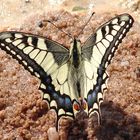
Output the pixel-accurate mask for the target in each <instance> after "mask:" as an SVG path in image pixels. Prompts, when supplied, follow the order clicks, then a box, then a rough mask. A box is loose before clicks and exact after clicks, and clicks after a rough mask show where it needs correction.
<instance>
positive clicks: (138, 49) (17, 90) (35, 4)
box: [0, 0, 140, 140]
mask: <svg viewBox="0 0 140 140" xmlns="http://www.w3.org/2000/svg"><path fill="white" fill-rule="evenodd" d="M100 2H101V1H96V2H95V4H97V5H98V7H94V4H93V3H90V1H86V4H85V6H84V8H87V9H88V10H85V11H84V10H83V11H84V12H82V13H81V12H79V13H81V14H79V13H78V12H74V13H77V15H71V14H70V13H69V12H66V11H63V10H58V9H59V8H62V7H63V6H64V7H66V9H68V10H69V11H72V9H73V7H75V6H73V5H76V4H77V5H79V4H78V2H77V3H76V4H75V3H74V1H72V3H71V6H68V2H67V1H66V2H65V3H62V5H58V6H56V5H57V4H58V3H57V4H54V3H51V2H50V1H45V0H36V1H35V0H30V1H29V2H28V1H20V0H14V2H13V1H10V0H5V1H4V0H1V2H0V3H1V5H0V11H1V14H0V17H1V19H2V20H1V21H0V30H11V29H12V30H20V31H25V32H31V33H34V34H39V35H44V36H47V37H50V38H52V39H53V40H55V41H59V42H60V43H62V44H64V45H65V46H67V47H69V38H68V37H67V36H65V35H64V34H62V32H58V33H57V36H56V32H57V29H56V28H53V27H51V30H50V25H48V24H47V25H46V26H45V27H43V28H40V27H39V26H38V25H39V21H41V20H42V19H53V20H54V21H55V22H56V24H57V26H59V27H60V28H62V29H65V30H66V31H70V32H71V33H72V34H75V33H76V32H77V31H79V30H80V28H79V26H82V25H83V23H84V22H85V21H86V19H88V17H89V15H90V13H91V11H90V10H89V9H90V8H92V6H93V7H94V10H95V11H97V13H96V14H95V16H94V17H93V18H92V20H91V23H90V25H88V26H87V27H86V29H85V31H84V32H83V34H82V35H80V39H81V40H82V41H83V42H84V40H86V38H87V37H88V36H89V35H90V34H91V27H92V31H95V29H96V28H97V27H99V25H101V23H104V22H105V21H107V20H108V19H110V18H111V17H114V16H115V14H117V13H121V12H120V10H118V7H117V6H116V5H115V7H116V8H114V12H105V8H104V7H106V5H107V4H106V2H104V3H103V5H100ZM109 2H110V1H108V3H109ZM73 3H74V4H73ZM83 3H84V1H83ZM48 4H49V5H48ZM90 4H91V5H90ZM92 4H93V5H92ZM111 5H112V3H110V6H111ZM80 6H81V5H80ZM52 7H54V9H55V10H58V11H57V12H55V11H54V12H50V13H49V14H47V11H48V9H49V10H50V9H52ZM99 7H100V8H99ZM99 9H100V10H99ZM110 9H111V10H113V8H110ZM129 10H130V9H129ZM89 11H90V12H89ZM122 11H125V10H124V9H122ZM129 13H131V12H129ZM131 14H132V15H133V16H134V18H135V21H136V22H135V24H134V26H133V28H132V29H131V31H130V32H129V34H128V35H127V37H126V38H125V39H124V41H123V43H122V44H121V45H120V47H119V50H118V52H117V53H116V55H115V57H114V59H113V61H112V63H111V65H110V66H109V68H108V73H109V75H110V80H109V82H108V91H107V92H106V93H105V101H104V103H103V104H102V118H103V125H102V126H100V127H98V126H94V125H93V124H94V123H93V121H92V119H87V118H85V117H84V115H81V116H79V117H78V119H76V120H75V121H73V122H67V121H65V120H64V121H62V123H61V127H62V128H61V131H60V136H61V139H69V140H72V139H76V140H86V139H89V140H96V139H99V140H139V139H140V38H139V36H140V32H139V28H140V25H139V23H138V22H139V21H138V18H137V17H138V16H137V15H136V14H135V13H131ZM85 15H88V16H87V17H86V16H85ZM68 19H69V20H70V21H71V24H69V21H68ZM65 23H67V24H65ZM38 86H39V80H38V79H37V78H35V77H34V76H32V75H31V74H30V73H29V72H27V71H26V70H25V69H24V68H23V67H22V66H21V65H19V64H18V62H17V61H16V60H14V59H12V58H11V57H10V56H9V55H7V54H6V53H5V52H4V51H2V50H0V124H1V125H0V139H1V140H15V139H16V140H47V139H48V134H47V130H48V128H50V127H51V126H54V125H55V119H56V118H55V113H54V112H52V111H49V112H48V107H47V105H46V103H45V102H44V101H42V99H41V94H40V91H39V90H38ZM67 135H68V137H67ZM65 137H67V138H65Z"/></svg>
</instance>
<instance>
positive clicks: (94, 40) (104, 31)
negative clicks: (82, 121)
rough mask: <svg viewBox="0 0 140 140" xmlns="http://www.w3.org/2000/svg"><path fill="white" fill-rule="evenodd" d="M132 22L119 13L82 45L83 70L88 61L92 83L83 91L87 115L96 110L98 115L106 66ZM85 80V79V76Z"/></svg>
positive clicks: (104, 84) (104, 83) (104, 85)
mask: <svg viewBox="0 0 140 140" xmlns="http://www.w3.org/2000/svg"><path fill="white" fill-rule="evenodd" d="M132 24H133V18H132V17H131V16H130V15H128V14H122V15H119V16H117V17H115V18H113V19H111V20H110V21H108V22H107V23H105V24H103V25H102V26H101V27H99V28H98V29H97V30H96V32H95V33H94V34H92V35H91V36H90V37H89V39H88V40H87V41H86V42H85V44H84V45H83V46H82V56H83V58H84V63H85V72H86V71H87V63H88V67H89V68H90V73H91V74H90V75H91V77H90V78H93V79H92V81H93V83H94V84H93V85H92V88H91V89H87V91H86V92H85V97H86V98H87V102H88V107H89V108H88V110H89V116H90V115H91V114H93V113H94V112H97V113H98V115H99V116H100V110H99V109H100V108H99V105H100V103H101V102H102V101H103V90H104V89H105V88H106V80H107V78H108V75H107V72H106V68H107V66H108V65H109V64H110V61H111V59H112V57H113V56H114V53H115V51H116V49H117V48H118V45H119V43H121V42H122V39H123V38H124V37H125V35H126V33H127V32H128V31H129V29H130V28H131V26H132ZM89 68H88V69H89ZM91 71H92V72H91ZM86 73H87V74H86V77H87V78H89V76H88V73H89V72H88V71H87V72H86ZM86 81H87V79H86V78H85V82H86Z"/></svg>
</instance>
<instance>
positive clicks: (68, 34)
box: [42, 20, 73, 39]
mask: <svg viewBox="0 0 140 140" xmlns="http://www.w3.org/2000/svg"><path fill="white" fill-rule="evenodd" d="M43 22H48V23H50V24H52V25H53V26H54V27H55V28H57V29H58V30H60V31H61V32H63V33H64V34H66V35H67V36H69V37H70V38H72V39H73V36H72V35H71V34H70V33H67V32H65V31H64V30H62V29H60V28H58V27H57V26H56V25H55V24H54V23H53V22H52V21H50V20H43V21H42V24H43Z"/></svg>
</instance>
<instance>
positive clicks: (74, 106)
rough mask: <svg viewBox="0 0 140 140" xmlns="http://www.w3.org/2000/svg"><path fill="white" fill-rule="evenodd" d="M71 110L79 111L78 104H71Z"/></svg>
mask: <svg viewBox="0 0 140 140" xmlns="http://www.w3.org/2000/svg"><path fill="white" fill-rule="evenodd" d="M73 108H74V109H75V110H76V111H79V110H80V106H79V104H78V103H74V104H73Z"/></svg>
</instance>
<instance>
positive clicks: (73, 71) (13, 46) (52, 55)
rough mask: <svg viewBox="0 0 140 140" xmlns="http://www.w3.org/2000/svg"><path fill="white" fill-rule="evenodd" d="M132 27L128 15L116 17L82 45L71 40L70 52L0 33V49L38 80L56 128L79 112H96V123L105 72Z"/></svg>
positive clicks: (18, 34)
mask: <svg viewBox="0 0 140 140" xmlns="http://www.w3.org/2000/svg"><path fill="white" fill-rule="evenodd" d="M132 24H133V18H132V17H131V16H130V15H129V14H122V15H118V16H116V17H114V18H112V19H111V20H109V21H108V22H106V23H105V24H103V25H102V26H100V27H99V28H98V29H97V30H96V32H95V33H93V34H92V35H91V36H90V37H89V38H88V39H87V40H86V41H85V43H84V44H83V45H81V44H80V41H79V40H77V39H76V38H74V39H73V43H72V45H71V47H70V49H67V48H65V47H64V46H63V45H61V44H59V43H57V42H55V41H53V40H50V39H48V38H44V37H41V36H37V35H32V34H28V33H23V32H16V31H6V32H1V33H0V48H1V49H2V50H5V51H6V52H7V53H8V54H10V55H11V56H12V57H13V58H15V59H16V60H17V61H18V62H19V63H20V64H22V65H23V66H24V68H25V69H27V70H28V71H29V72H30V73H31V74H33V75H34V76H36V77H37V78H39V79H40V81H41V84H40V87H39V89H40V90H41V91H42V93H43V99H44V100H46V101H47V103H48V105H49V107H50V109H54V110H55V111H56V113H57V127H58V126H59V125H58V124H59V120H60V118H61V117H69V118H75V116H76V114H77V113H78V112H80V111H82V110H83V111H85V112H86V113H87V114H88V116H89V117H90V116H91V115H92V114H93V113H94V112H96V113H97V115H98V120H99V122H100V120H101V114H100V104H101V102H102V101H103V91H104V89H105V88H106V80H107V79H108V75H107V72H106V68H107V66H108V65H109V64H110V62H111V59H112V57H113V56H114V53H115V51H116V49H117V48H118V45H119V43H121V41H122V39H123V38H124V37H125V35H126V33H127V32H128V31H129V29H130V28H131V27H132Z"/></svg>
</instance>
